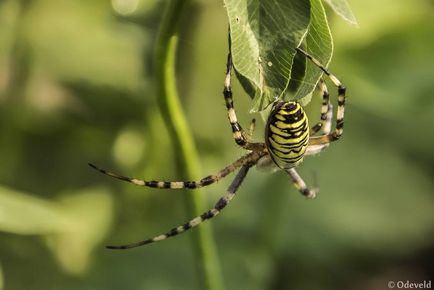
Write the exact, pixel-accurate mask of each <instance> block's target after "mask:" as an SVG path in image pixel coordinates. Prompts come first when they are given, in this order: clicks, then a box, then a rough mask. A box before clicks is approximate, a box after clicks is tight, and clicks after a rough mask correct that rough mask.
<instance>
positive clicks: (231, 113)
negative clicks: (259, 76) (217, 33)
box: [223, 52, 261, 150]
mask: <svg viewBox="0 0 434 290" xmlns="http://www.w3.org/2000/svg"><path fill="white" fill-rule="evenodd" d="M232 67H233V64H232V55H231V53H230V52H229V53H228V58H227V63H226V77H225V83H224V88H223V96H224V98H225V103H226V109H227V111H228V119H229V123H230V124H231V128H232V136H233V138H234V140H235V143H237V144H238V145H239V146H241V147H243V148H245V149H247V150H257V149H260V147H261V143H253V142H249V141H248V140H247V137H246V134H245V133H244V130H243V128H242V127H241V125H240V123H238V119H237V115H236V113H235V109H234V100H233V98H232V86H231V72H232Z"/></svg>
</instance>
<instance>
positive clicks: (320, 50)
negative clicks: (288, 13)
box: [294, 0, 333, 105]
mask: <svg viewBox="0 0 434 290" xmlns="http://www.w3.org/2000/svg"><path fill="white" fill-rule="evenodd" d="M310 3H311V14H310V15H311V16H310V18H311V22H310V25H309V30H308V33H307V35H306V41H305V43H306V51H307V52H308V53H309V54H310V55H312V56H313V57H315V58H316V59H317V60H319V62H320V63H321V64H322V65H324V66H327V65H328V64H329V62H330V60H331V58H332V54H333V39H332V35H331V32H330V29H329V25H328V22H327V16H326V14H325V10H324V7H323V5H322V3H321V0H311V1H310ZM303 57H304V56H303ZM322 74H323V72H322V71H321V70H320V69H319V68H318V67H317V66H316V65H314V64H313V63H312V62H311V61H306V62H305V73H304V76H303V80H302V81H301V82H300V86H299V88H298V90H297V92H296V93H295V97H294V98H295V99H297V100H298V101H299V102H301V103H302V104H303V105H306V104H307V103H309V102H310V99H311V96H312V92H313V91H314V90H315V88H316V84H317V83H318V80H319V79H320V77H321V76H322Z"/></svg>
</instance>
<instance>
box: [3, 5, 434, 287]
mask: <svg viewBox="0 0 434 290" xmlns="http://www.w3.org/2000/svg"><path fill="white" fill-rule="evenodd" d="M163 2H164V1H157V0H154V1H152V0H112V1H111V2H110V1H102V0H99V1H83V0H79V1H66V0H56V1H55V0H35V1H30V0H20V1H18V0H3V1H0V231H1V232H0V289H2V288H3V287H4V289H41V290H42V289H44V290H46V289H62V290H65V289H162V290H165V289H199V288H200V286H199V284H198V281H197V274H196V272H197V269H196V268H195V267H196V266H195V264H194V258H193V255H194V254H193V249H192V248H191V236H190V235H189V234H185V235H181V236H179V237H176V238H174V239H170V240H168V241H165V242H161V243H157V244H153V245H149V246H146V247H142V248H138V249H135V250H130V251H121V252H119V251H116V252H113V251H110V250H106V249H104V245H106V244H119V243H125V242H131V241H136V240H140V239H142V238H146V237H150V236H153V235H155V234H159V233H161V232H163V231H165V230H167V229H169V228H170V227H172V226H174V225H177V224H179V223H181V222H184V221H185V220H186V219H187V218H190V216H187V215H186V214H185V210H184V204H183V198H182V194H183V193H182V192H177V191H167V190H160V191H158V190H153V189H147V188H139V187H135V186H133V185H130V184H126V183H123V182H120V181H119V182H118V181H117V180H112V179H110V178H107V177H105V176H102V175H101V174H98V173H97V172H95V171H92V170H91V169H90V168H89V167H88V166H87V162H89V161H92V162H95V163H96V164H98V165H100V166H102V167H104V168H108V169H113V170H115V171H116V172H121V173H124V174H126V175H131V176H137V177H147V178H148V179H163V180H173V179H177V177H178V176H179V173H177V172H176V170H175V167H174V166H173V162H174V161H173V160H174V156H175V155H176V152H173V147H172V146H171V139H170V136H169V135H168V133H167V130H166V127H165V120H164V119H163V118H162V117H161V115H160V113H159V109H158V106H157V103H156V99H155V88H154V87H153V82H152V75H151V61H152V49H153V44H154V41H155V36H156V32H157V28H158V25H159V21H160V19H161V11H162V9H161V8H162V4H163ZM350 4H351V6H352V10H353V12H354V13H355V15H356V17H357V19H358V22H359V27H354V26H350V25H349V24H347V23H345V22H344V21H343V20H342V19H340V18H339V17H337V16H336V15H334V14H333V12H332V11H331V10H330V9H329V10H328V15H329V19H330V22H331V28H332V33H333V36H334V40H335V53H334V57H333V60H332V64H331V66H330V68H331V70H332V71H333V72H334V73H335V74H336V75H337V76H338V77H339V78H340V79H341V80H342V81H343V83H344V84H345V85H346V86H347V87H348V95H349V98H348V106H347V111H346V127H345V128H346V130H345V134H344V138H343V139H342V141H339V142H337V143H336V144H332V146H330V148H329V149H328V150H326V151H325V152H324V153H322V154H321V155H320V156H317V157H310V158H306V160H305V162H304V163H303V164H302V166H300V169H299V170H300V173H301V174H302V175H303V177H304V178H305V179H306V181H307V182H308V183H310V184H312V182H313V175H314V173H315V174H316V175H317V176H318V182H319V185H320V188H321V193H320V195H319V197H318V198H317V199H316V200H313V201H310V200H305V199H304V198H302V197H301V196H300V195H299V194H298V193H297V191H296V190H295V189H294V186H293V185H292V184H291V182H290V181H289V180H288V177H287V176H286V175H285V174H284V173H283V172H276V173H273V174H271V173H264V172H260V171H257V170H255V169H254V170H252V171H251V172H250V173H249V176H248V177H247V179H246V181H245V183H244V184H243V186H242V187H241V189H240V190H239V195H238V196H237V198H236V199H235V200H234V202H233V203H232V204H231V205H230V206H229V207H228V208H227V209H226V210H225V211H224V212H223V213H222V215H221V216H219V217H218V218H216V219H214V220H213V221H212V226H213V230H214V233H215V238H216V243H217V249H218V257H219V260H220V263H221V266H222V272H223V276H224V283H225V285H226V289H228V290H231V289H258V290H259V289H273V290H274V289H275V290H278V289H305V290H309V289H356V290H357V289H372V290H377V289H387V281H389V280H392V281H406V280H410V281H423V280H424V279H425V280H427V279H430V278H432V277H434V273H433V270H432V269H433V268H434V267H433V266H434V265H433V264H434V263H433V261H434V244H433V242H434V230H433V229H434V227H433V226H434V214H433V213H434V195H433V193H434V183H433V180H434V178H433V177H434V150H433V146H434V134H433V124H434V81H433V76H434V5H433V2H432V1H430V0H413V1H393V0H383V1H380V2H378V1H374V0H367V1H350ZM186 14H187V17H186V18H185V19H184V21H183V23H182V32H181V37H180V40H179V49H180V50H179V54H178V64H179V65H178V72H177V73H178V85H179V90H180V93H181V98H182V104H183V109H184V110H185V113H186V115H187V118H188V123H189V125H190V128H191V131H192V134H193V136H194V138H195V142H196V145H197V149H198V151H199V154H200V158H201V159H200V160H201V166H202V173H203V176H205V175H208V174H210V173H214V172H217V170H219V169H221V168H222V167H224V166H225V165H226V164H228V163H229V162H231V161H233V160H235V159H236V158H237V157H239V156H241V154H243V151H242V150H241V149H239V148H238V147H236V146H235V143H234V142H233V140H232V137H231V133H230V127H229V124H228V122H227V116H226V112H225V106H224V101H223V97H222V94H221V91H222V88H223V78H224V69H225V59H226V53H227V17H226V14H225V10H224V7H223V3H222V1H205V0H203V1H193V2H192V3H191V4H190V6H189V7H188V12H186ZM330 90H331V91H332V92H334V90H333V89H332V88H330ZM234 92H235V105H236V109H237V112H238V117H239V119H240V121H241V123H242V124H245V126H246V125H247V124H248V122H249V121H250V119H251V118H252V117H254V116H253V115H251V114H249V113H248V111H249V108H250V99H249V97H248V96H247V95H246V94H245V93H243V92H242V89H241V87H240V86H239V85H235V88H234ZM319 106H320V98H319V97H315V98H313V101H312V102H311V103H310V104H309V106H308V107H307V110H308V111H309V114H310V116H311V120H315V119H317V118H318V117H319ZM256 117H258V116H256ZM258 119H260V118H258ZM311 122H313V121H311ZM257 127H258V128H257V131H256V133H255V138H256V139H258V140H261V138H263V137H262V134H263V131H262V128H263V124H261V122H259V124H258V126H257ZM230 178H231V177H229V178H228V179H227V180H223V181H221V182H219V183H218V184H216V185H213V186H211V187H209V188H206V189H205V190H203V191H202V192H201V194H205V195H206V196H207V198H208V200H209V204H210V206H211V205H212V204H213V202H214V201H215V200H217V199H218V198H219V196H220V195H221V194H222V193H223V192H224V191H225V189H226V187H227V185H228V184H229V183H230ZM204 210H205V209H204ZM204 226H209V225H204Z"/></svg>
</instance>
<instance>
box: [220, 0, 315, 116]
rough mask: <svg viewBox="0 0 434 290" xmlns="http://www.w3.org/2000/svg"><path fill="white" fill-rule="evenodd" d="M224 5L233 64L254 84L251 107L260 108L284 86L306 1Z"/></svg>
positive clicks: (306, 17) (230, 1) (232, 0)
mask: <svg viewBox="0 0 434 290" xmlns="http://www.w3.org/2000/svg"><path fill="white" fill-rule="evenodd" d="M225 5H226V9H227V13H228V17H229V26H230V31H231V52H232V58H233V63H234V67H235V69H236V71H237V72H238V74H240V75H242V77H243V78H241V82H246V81H247V82H248V83H249V85H251V86H253V87H254V88H255V95H254V96H252V95H251V97H254V101H253V103H254V104H253V108H252V111H261V110H263V109H264V108H266V107H267V106H268V105H269V104H270V103H271V102H273V101H274V99H275V98H276V97H282V96H283V94H284V93H285V91H286V89H287V87H288V84H289V80H290V76H291V68H292V63H293V59H294V55H295V50H294V49H295V48H296V47H298V46H299V45H300V43H301V41H302V40H303V38H304V36H305V34H306V32H307V29H308V26H309V21H310V5H309V2H308V1H305V0H273V1H258V0H250V1H249V0H244V1H240V0H225ZM243 79H245V80H243ZM244 87H246V84H244Z"/></svg>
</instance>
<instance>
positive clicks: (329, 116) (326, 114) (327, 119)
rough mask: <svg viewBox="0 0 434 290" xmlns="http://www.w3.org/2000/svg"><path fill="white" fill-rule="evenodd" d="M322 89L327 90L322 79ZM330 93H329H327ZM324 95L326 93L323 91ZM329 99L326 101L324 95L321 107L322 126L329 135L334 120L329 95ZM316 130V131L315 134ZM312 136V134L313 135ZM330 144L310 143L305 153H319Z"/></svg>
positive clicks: (320, 85)
mask: <svg viewBox="0 0 434 290" xmlns="http://www.w3.org/2000/svg"><path fill="white" fill-rule="evenodd" d="M319 87H320V91H322V92H327V87H326V85H325V83H324V82H323V81H322V80H321V82H320V84H319ZM326 94H327V95H328V93H326ZM322 95H323V96H324V95H325V94H324V93H322ZM326 98H327V101H326V102H325V101H324V99H325V98H324V97H323V103H322V107H321V128H322V131H323V134H325V135H328V134H330V132H331V129H332V121H333V105H332V104H331V103H330V99H329V98H328V97H326ZM326 105H327V109H326V108H325V107H326ZM315 133H316V132H314V134H315ZM311 136H312V135H311ZM329 145H330V143H324V144H317V145H309V146H307V148H306V152H305V155H306V156H309V155H316V154H318V153H320V152H321V151H323V150H324V149H326V148H327V147H328V146H329Z"/></svg>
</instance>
